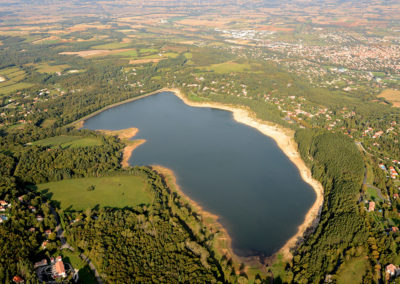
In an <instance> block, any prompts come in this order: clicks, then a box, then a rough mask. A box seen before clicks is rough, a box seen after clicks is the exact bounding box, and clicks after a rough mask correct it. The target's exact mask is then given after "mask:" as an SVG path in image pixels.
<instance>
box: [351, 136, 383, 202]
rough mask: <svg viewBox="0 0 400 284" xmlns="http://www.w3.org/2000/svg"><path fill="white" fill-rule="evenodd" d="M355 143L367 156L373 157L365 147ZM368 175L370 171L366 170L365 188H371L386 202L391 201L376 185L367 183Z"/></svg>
mask: <svg viewBox="0 0 400 284" xmlns="http://www.w3.org/2000/svg"><path fill="white" fill-rule="evenodd" d="M355 143H356V145H357V146H358V147H359V148H360V149H361V150H362V151H363V152H364V153H366V154H368V155H371V154H370V153H368V152H367V151H366V150H365V149H364V147H363V145H362V144H361V142H355ZM367 174H368V169H367V168H365V174H364V180H363V184H364V185H365V186H367V187H370V188H373V189H375V190H376V192H377V194H378V196H379V198H380V199H382V200H386V201H390V200H389V199H388V198H386V197H384V196H383V194H382V191H381V189H380V188H378V187H376V186H374V185H372V184H369V183H368V182H367Z"/></svg>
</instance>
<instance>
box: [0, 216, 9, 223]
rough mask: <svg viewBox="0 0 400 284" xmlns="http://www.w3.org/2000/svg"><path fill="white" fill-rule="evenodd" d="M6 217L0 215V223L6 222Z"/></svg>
mask: <svg viewBox="0 0 400 284" xmlns="http://www.w3.org/2000/svg"><path fill="white" fill-rule="evenodd" d="M7 220H8V217H7V216H6V215H0V223H3V222H4V221H7Z"/></svg>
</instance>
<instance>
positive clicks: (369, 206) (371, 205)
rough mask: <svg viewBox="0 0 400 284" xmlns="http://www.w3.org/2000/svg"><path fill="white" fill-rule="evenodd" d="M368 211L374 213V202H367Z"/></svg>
mask: <svg viewBox="0 0 400 284" xmlns="http://www.w3.org/2000/svg"><path fill="white" fill-rule="evenodd" d="M368 211H369V212H372V211H375V202H373V201H370V202H369V204H368Z"/></svg>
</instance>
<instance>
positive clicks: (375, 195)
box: [367, 187, 383, 202]
mask: <svg viewBox="0 0 400 284" xmlns="http://www.w3.org/2000/svg"><path fill="white" fill-rule="evenodd" d="M367 197H368V199H369V200H373V201H375V202H379V201H380V202H383V200H382V199H381V198H380V197H379V195H378V193H377V192H376V189H374V188H372V187H368V188H367Z"/></svg>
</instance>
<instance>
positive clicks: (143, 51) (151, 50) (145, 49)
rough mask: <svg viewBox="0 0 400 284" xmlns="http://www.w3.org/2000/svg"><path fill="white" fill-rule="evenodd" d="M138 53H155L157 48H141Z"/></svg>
mask: <svg viewBox="0 0 400 284" xmlns="http://www.w3.org/2000/svg"><path fill="white" fill-rule="evenodd" d="M139 52H140V53H156V52H158V49H154V48H141V49H140V51H139Z"/></svg>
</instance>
